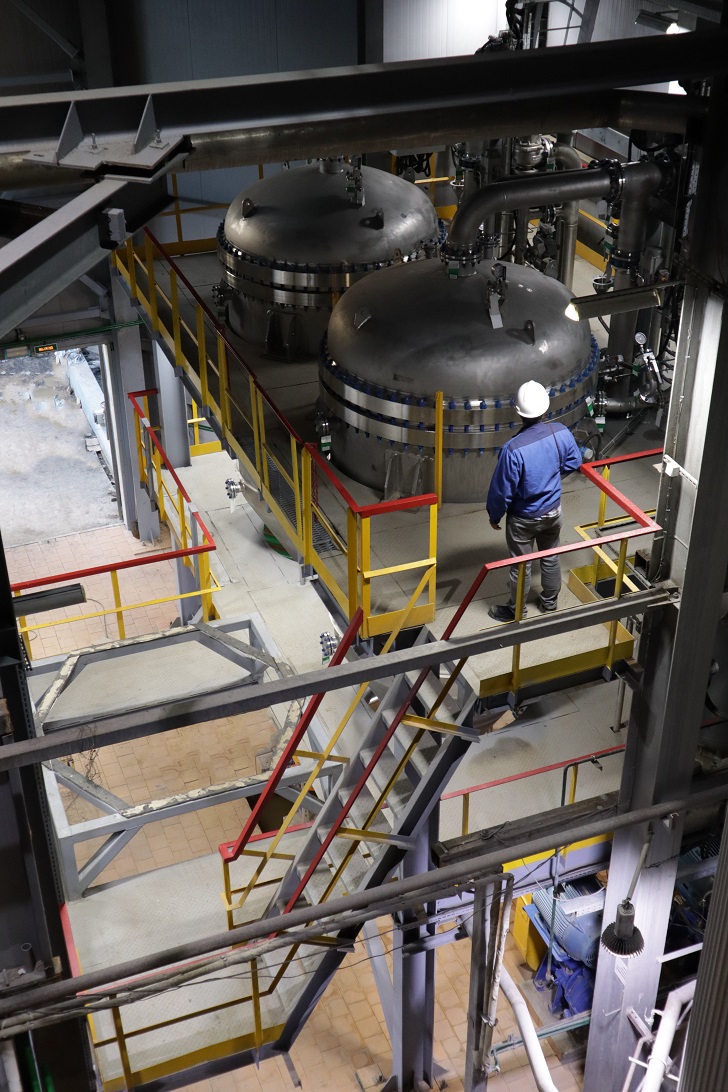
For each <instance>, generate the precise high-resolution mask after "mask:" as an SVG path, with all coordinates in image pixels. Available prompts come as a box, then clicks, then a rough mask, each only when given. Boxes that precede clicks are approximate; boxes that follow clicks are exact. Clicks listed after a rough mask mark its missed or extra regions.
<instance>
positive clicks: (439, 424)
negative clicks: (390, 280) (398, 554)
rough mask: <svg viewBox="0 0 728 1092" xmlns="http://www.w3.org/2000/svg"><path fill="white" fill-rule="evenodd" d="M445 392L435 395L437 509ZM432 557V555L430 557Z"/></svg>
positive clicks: (440, 487) (438, 503)
mask: <svg viewBox="0 0 728 1092" xmlns="http://www.w3.org/2000/svg"><path fill="white" fill-rule="evenodd" d="M443 401H444V399H443V392H442V391H438V392H437V393H436V395H435V490H434V491H435V493H437V507H438V508H441V507H442V447H443V439H444V437H443V435H442V430H443V428H444V420H445V411H444V404H443ZM430 556H432V555H430Z"/></svg>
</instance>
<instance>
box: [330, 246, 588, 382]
mask: <svg viewBox="0 0 728 1092" xmlns="http://www.w3.org/2000/svg"><path fill="white" fill-rule="evenodd" d="M494 264H495V263H492V262H482V263H481V264H480V265H479V266H478V267H477V268H476V270H475V272H474V273H473V274H472V275H471V276H467V277H458V278H456V279H453V278H450V277H448V275H447V270H446V269H445V267H444V266H443V265H442V264H441V263H440V262H434V261H433V262H416V263H413V264H407V265H404V266H396V267H393V268H391V269H385V270H382V271H381V272H379V273H375V274H373V275H372V276H370V277H367V278H365V279H364V280H362V281H360V282H358V283H357V284H355V285H353V286H352V287H351V288H350V289H349V290H348V291H347V292H346V293H345V294H344V295H343V296H342V298H341V299H340V300H339V302H338V303H337V305H336V307H335V308H334V312H333V314H332V316H331V321H330V323H329V331H328V352H329V356H330V357H331V359H332V360H333V361H334V362H335V364H336V366H337V367H338V368H341V369H342V370H343V371H344V372H346V373H348V374H350V375H354V376H357V377H360V378H361V379H363V380H365V381H366V382H368V383H371V384H374V385H379V386H381V387H383V388H386V389H389V390H392V389H393V390H398V391H404V392H408V393H412V394H420V395H432V394H433V393H434V392H435V391H438V390H442V391H443V392H444V393H446V394H447V393H452V394H460V395H464V396H466V397H468V398H471V399H476V398H477V399H482V398H485V397H486V396H488V395H490V396H492V395H509V394H514V393H515V391H516V390H517V389H518V387H519V386H520V385H521V383H524V382H526V381H527V380H529V379H537V380H539V382H541V383H543V384H544V386H546V387H547V389H548V388H549V387H551V386H552V385H555V384H556V383H557V382H558V383H561V382H562V381H563V379H564V378H565V377H567V376H570V375H572V374H574V373H578V372H579V371H580V369H582V368H583V366H584V364H585V363H586V361H587V360H588V359H589V355H590V333H589V324H588V323H587V322H585V321H582V322H574V321H572V320H571V319H569V318H567V317H566V315H565V314H564V311H565V309H566V307H567V305H568V303H569V301H570V299H571V293H570V292H569V290H568V289H567V288H566V287H565V286H564V285H563V284H561V282H560V281H556V280H554V279H552V278H550V277H546V276H544V275H543V274H542V273H539V272H538V271H537V270H535V269H531V268H530V267H528V266H520V265H510V264H503V265H501V266H500V268H501V269H504V270H505V278H504V280H503V278H498V277H497V276H495V275H494V274H493V265H494ZM496 272H498V270H496ZM499 281H500V283H498V282H499Z"/></svg>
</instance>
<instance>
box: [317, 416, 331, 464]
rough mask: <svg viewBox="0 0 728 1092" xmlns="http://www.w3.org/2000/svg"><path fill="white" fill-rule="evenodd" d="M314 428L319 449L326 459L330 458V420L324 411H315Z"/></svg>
mask: <svg viewBox="0 0 728 1092" xmlns="http://www.w3.org/2000/svg"><path fill="white" fill-rule="evenodd" d="M313 423H314V428H315V429H316V435H317V436H318V438H319V451H320V452H321V454H322V455H323V456H324V458H326V459H330V458H331V421H330V420H329V418H328V417H327V416H326V414H325V413H321V412H319V413H317V414H316V416H315V417H314V421H313Z"/></svg>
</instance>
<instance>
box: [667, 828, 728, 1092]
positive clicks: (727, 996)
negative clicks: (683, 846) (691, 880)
mask: <svg viewBox="0 0 728 1092" xmlns="http://www.w3.org/2000/svg"><path fill="white" fill-rule="evenodd" d="M726 1028H728V833H726V831H725V830H724V831H723V839H722V841H721V845H720V855H719V857H718V869H717V871H716V874H715V884H714V885H713V891H712V894H711V896H710V910H709V912H708V925H707V928H706V930H705V942H704V944H703V950H702V952H701V953H700V971H699V974H698V981H697V984H696V986H695V999H694V1001H693V1007H692V1009H691V1012H690V1028H689V1031H688V1041H687V1045H686V1047H685V1053H684V1056H683V1065H682V1073H681V1075H680V1085H679V1088H680V1092H705V1090H706V1089H708V1088H710V1089H715V1092H719V1090H720V1089H724V1088H725V1087H726V1079H728V1035H726Z"/></svg>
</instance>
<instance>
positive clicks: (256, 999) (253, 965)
mask: <svg viewBox="0 0 728 1092" xmlns="http://www.w3.org/2000/svg"><path fill="white" fill-rule="evenodd" d="M250 980H251V985H252V987H253V989H252V993H253V1021H254V1025H255V1046H256V1048H259V1047H261V1046H262V1045H263V1023H262V1020H261V1017H260V985H259V983H258V960H257V959H252V960H251V961H250Z"/></svg>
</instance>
